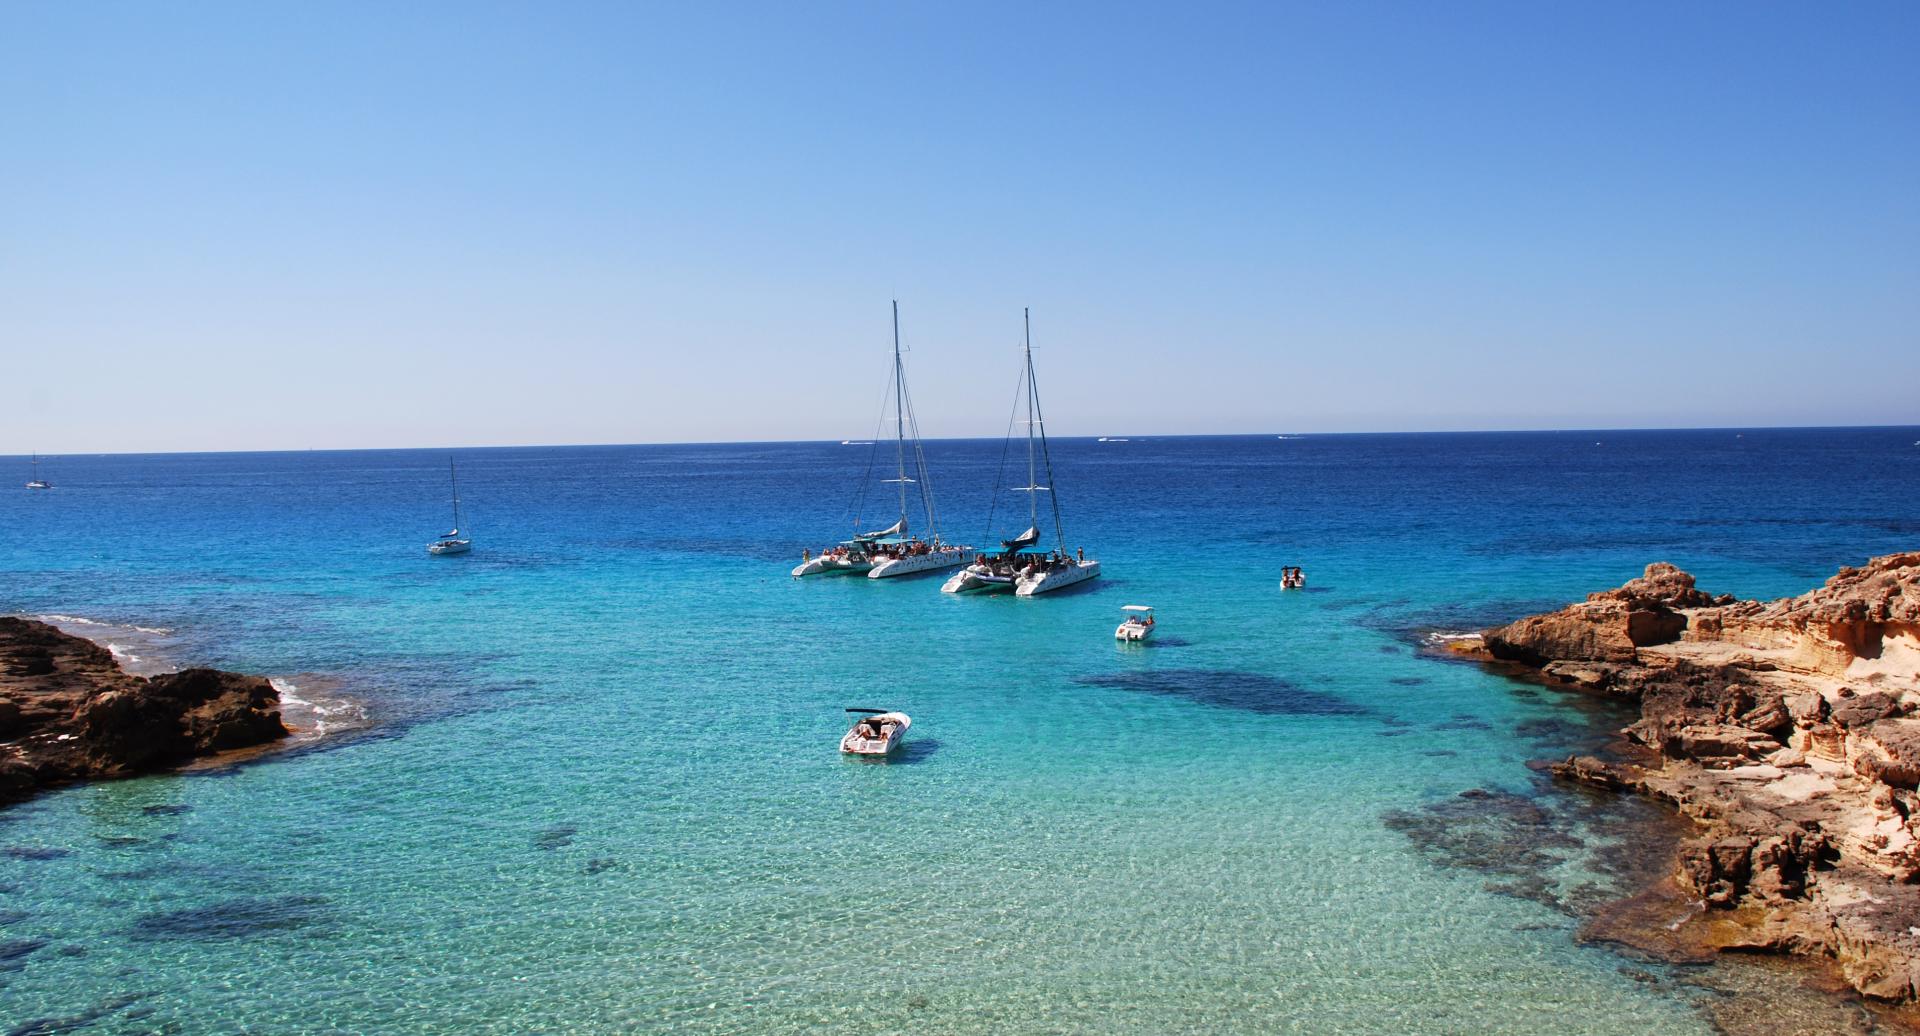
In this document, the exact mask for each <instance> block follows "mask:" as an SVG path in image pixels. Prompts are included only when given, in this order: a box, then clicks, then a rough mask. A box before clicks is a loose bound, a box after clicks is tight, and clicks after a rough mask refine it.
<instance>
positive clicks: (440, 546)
mask: <svg viewBox="0 0 1920 1036" xmlns="http://www.w3.org/2000/svg"><path fill="white" fill-rule="evenodd" d="M447 481H448V483H450V484H451V485H452V486H453V528H451V529H449V530H447V534H446V535H445V536H442V537H440V538H439V539H437V540H434V541H433V542H432V543H429V544H427V553H429V554H465V553H466V552H467V551H470V550H472V549H473V538H472V537H471V536H462V535H460V476H459V475H458V474H457V473H455V472H454V470H453V458H452V457H448V458H447Z"/></svg>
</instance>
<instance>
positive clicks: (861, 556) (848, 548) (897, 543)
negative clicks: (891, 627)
mask: <svg viewBox="0 0 1920 1036" xmlns="http://www.w3.org/2000/svg"><path fill="white" fill-rule="evenodd" d="M892 381H893V384H892V386H891V388H892V391H891V392H890V393H889V397H890V409H891V413H892V415H893V431H894V439H893V459H894V477H893V478H889V479H882V480H881V481H882V482H883V483H891V484H894V485H896V486H897V487H898V489H899V493H898V496H899V501H900V512H899V515H898V516H897V517H896V519H895V520H894V523H893V524H892V525H890V526H888V527H887V528H884V529H880V530H878V531H874V532H860V531H858V530H859V528H860V516H861V511H862V509H863V508H864V507H865V505H866V499H867V489H868V487H869V486H870V485H871V484H872V482H873V469H874V461H875V460H876V459H877V458H878V456H879V452H880V449H881V446H880V443H881V441H882V439H883V437H882V436H878V435H876V436H875V437H874V440H873V441H872V442H869V443H866V444H865V445H868V446H872V447H873V450H872V452H871V453H869V455H868V460H867V472H866V475H865V476H863V477H862V478H861V480H860V490H859V492H858V494H857V495H856V496H855V498H854V505H853V527H854V529H855V530H856V531H855V532H854V534H853V538H852V539H848V540H842V541H840V542H839V543H836V544H834V545H833V546H831V547H828V548H826V549H825V550H822V551H821V552H820V553H819V555H818V556H815V555H814V554H813V553H812V552H810V551H803V552H802V553H801V558H800V564H798V565H796V566H794V569H793V573H792V574H793V576H794V578H796V579H797V578H799V577H801V576H813V575H832V574H848V575H858V574H860V573H863V572H864V573H866V576H867V578H869V579H886V578H888V577H890V576H905V575H912V574H914V573H916V572H931V571H934V570H936V569H942V568H952V567H953V566H955V565H960V564H964V563H965V562H966V560H967V558H969V557H971V556H972V555H973V548H972V547H966V546H960V545H957V544H952V543H947V542H945V541H943V540H942V539H941V538H940V532H939V525H938V519H937V518H936V517H935V513H934V506H933V481H932V479H931V478H929V477H928V474H927V454H926V450H925V448H924V447H923V446H922V445H921V442H920V423H919V421H918V419H917V418H916V417H915V416H914V412H913V396H912V395H911V394H909V393H908V392H907V372H906V365H905V364H904V363H903V362H902V360H901V358H900V303H898V302H895V303H894V304H893V373H892ZM888 412H889V404H882V405H881V409H880V420H881V422H882V423H883V425H884V423H885V421H886V418H887V415H888ZM842 445H855V443H853V441H852V440H843V441H842ZM908 486H917V487H918V488H919V493H918V494H912V495H917V496H918V497H919V498H920V507H921V513H922V514H923V515H924V516H925V517H926V522H927V534H926V536H925V538H922V537H920V536H918V535H915V534H913V533H911V532H909V531H908V522H909V519H910V516H909V514H908V508H909V501H910V498H911V495H910V494H909V493H908V492H907V487H908Z"/></svg>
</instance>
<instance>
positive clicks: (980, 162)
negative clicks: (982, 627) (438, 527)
mask: <svg viewBox="0 0 1920 1036" xmlns="http://www.w3.org/2000/svg"><path fill="white" fill-rule="evenodd" d="M1916 54H1920V4H1915V3H1912V2H1907V0H1903V2H1899V3H1887V4H1876V3H1844V4H1812V3H1806V4H1786V3H1778V4H1776V3H1751V2H1742V3H1729V4H1716V3H1706V2H1689V3H1679V4H1675V3H1668V2H1661V3H1633V2H1609V3H1584V4H1560V3H1538V2H1519V3H1511V4H1488V3H1425V2H1420V3H1415V2H1408V3H1402V4H1367V3H1350V2H1339V3H1334V2H1327V3H1322V4H1316V5H1311V6H1305V5H1291V4H1282V3H1257V4H1248V5H1245V6H1239V5H1204V4H1185V3H1182V4H1173V3H1169V4H1164V5H1156V6H1151V7H1146V6H1132V5H1128V4H1123V3H1116V2H1101V3H1088V4H1069V3H1037V4H1036V3H1017V4H1007V5H996V4H986V3H968V4H947V5H935V4H918V3H899V2H891V3H875V4H835V3H825V4H804V3H778V4H768V5H764V6H761V5H730V4H719V3H714V4H708V3H681V4H640V3H609V4H604V5H600V4H586V3H551V4H548V3H500V4H490V3H473V2H468V3H458V4H445V5H433V4H427V3H384V2H383V3H370V4H364V5H357V4H348V3H307V4H295V3H275V2H265V3H263V2H246V3H233V4H222V3H215V2H204V0H195V2H192V3H180V4H159V3H145V2H142V3H105V2H101V3H93V2H88V3H66V2H57V0H49V2H20V0H0V386H4V388H0V453H24V452H26V451H27V450H29V449H38V450H40V451H42V452H56V453H57V452H80V451H122V450H197V449H272V448H306V447H359V446H410V445H419V446H430V445H455V444H510V443H583V442H649V441H676V440H728V439H785V438H846V437H850V436H865V435H869V434H871V432H872V429H873V426H874V422H875V419H876V417H877V416H878V408H879V400H880V396H881V391H882V387H883V382H884V379H885V377H886V363H887V349H888V348H889V341H890V339H889V331H888V300H889V299H893V298H898V299H900V301H901V312H902V317H903V322H904V329H905V332H906V338H907V341H908V343H909V345H910V346H911V347H912V348H913V352H912V354H911V355H910V357H909V373H910V377H911V378H912V382H913V387H914V390H915V395H916V397H917V400H918V403H919V410H920V414H921V418H922V425H923V428H924V430H925V431H926V432H927V433H928V434H929V435H998V434H1000V433H1001V431H1002V430H1003V429H1004V428H1005V427H1006V421H1007V414H1008V408H1009V406H1010V404H1011V402H1012V398H1013V389H1014V381H1015V378H1016V375H1017V365H1018V352H1017V347H1018V343H1019V339H1020V308H1021V307H1022V306H1032V307H1033V310H1034V342H1035V345H1036V347H1037V348H1036V361H1037V364H1038V366H1039V374H1040V387H1041V390H1042V392H1043V394H1044V397H1045V400H1046V404H1047V412H1048V417H1049V422H1050V427H1051V429H1052V430H1053V431H1054V432H1055V433H1056V434H1069V435H1071V434H1085V435H1103V434H1112V435H1122V434H1129V433H1132V434H1146V433H1178V432H1280V431H1317V430H1327V431H1334V430H1339V431H1347V430H1401V429H1416V430H1417V429H1475V428H1550V427H1603V426H1686V425H1764V424H1829V423H1833V424H1906V423H1915V422H1920V60H1916V59H1915V55H1916Z"/></svg>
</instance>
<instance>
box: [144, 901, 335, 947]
mask: <svg viewBox="0 0 1920 1036" xmlns="http://www.w3.org/2000/svg"><path fill="white" fill-rule="evenodd" d="M326 902H327V901H326V900H325V899H323V898H321V897H319V896H249V897H240V898H236V899H224V900H221V901H219V902H216V903H211V904H209V905H207V906H199V907H187V908H185V909H181V910H166V911H162V912H160V913H155V914H147V915H145V916H142V917H140V918H139V919H137V920H135V921H134V923H133V925H132V927H131V929H130V930H129V933H128V934H129V935H131V936H132V937H133V938H134V939H136V940H143V941H149V942H151V941H160V940H169V939H187V940H199V939H239V938H246V937H248V936H253V935H259V934H261V933H264V932H275V931H284V930H287V929H293V928H305V927H307V926H309V925H312V924H315V923H317V922H318V921H319V920H320V915H321V908H322V907H323V906H325V905H326Z"/></svg>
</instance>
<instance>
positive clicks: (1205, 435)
mask: <svg viewBox="0 0 1920 1036" xmlns="http://www.w3.org/2000/svg"><path fill="white" fill-rule="evenodd" d="M1896 429H1920V423H1915V424H1858V425H1854V424H1805V425H1676V426H1664V427H1657V426H1652V427H1650V426H1632V425H1617V426H1611V427H1609V426H1599V425H1594V426H1589V427H1577V428H1450V429H1414V430H1404V431H1365V432H1307V431H1280V432H1273V431H1267V432H1167V433H1155V432H1133V433H1127V434H1124V435H1118V436H1098V435H1063V436H1053V437H1051V438H1054V439H1056V440H1058V441H1071V440H1075V439H1086V440H1092V441H1098V440H1100V439H1102V438H1118V439H1141V440H1146V439H1258V438H1265V437H1267V436H1274V437H1286V438H1307V437H1312V438H1318V439H1332V438H1353V437H1360V436H1394V435H1574V434H1586V433H1589V432H1601V433H1606V432H1612V433H1618V432H1813V431H1893V430H1896ZM879 438H880V439H882V440H883V439H884V436H883V437H879ZM1000 438H1003V436H984V435H949V436H933V437H923V438H921V439H920V441H921V442H992V441H995V440H996V439H1000ZM872 441H876V440H872V439H839V440H836V439H672V440H661V441H656V442H546V443H466V444H462V445H435V446H309V447H295V448H280V449H251V450H249V449H238V450H76V451H70V452H66V453H36V452H32V451H30V452H28V453H20V454H0V457H5V458H6V459H9V460H13V459H23V458H27V457H32V456H38V457H39V458H40V459H41V460H46V459H48V458H51V457H195V456H228V455H235V454H267V453H378V452H385V453H406V452H436V453H437V452H445V451H449V450H567V449H619V448H623V447H633V446H812V445H834V444H846V443H859V444H861V445H866V444H867V443H869V442H872Z"/></svg>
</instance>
